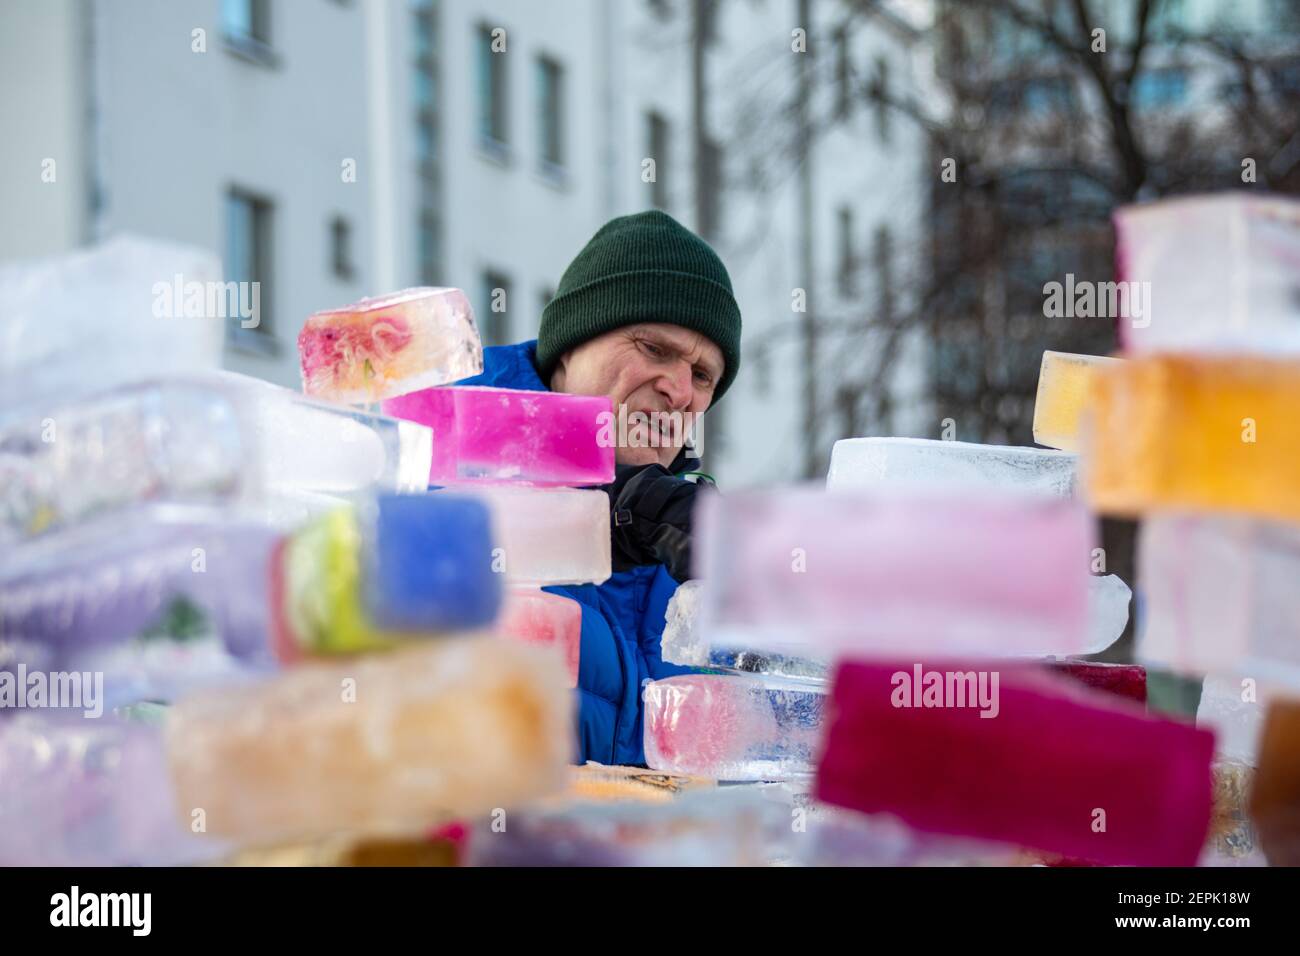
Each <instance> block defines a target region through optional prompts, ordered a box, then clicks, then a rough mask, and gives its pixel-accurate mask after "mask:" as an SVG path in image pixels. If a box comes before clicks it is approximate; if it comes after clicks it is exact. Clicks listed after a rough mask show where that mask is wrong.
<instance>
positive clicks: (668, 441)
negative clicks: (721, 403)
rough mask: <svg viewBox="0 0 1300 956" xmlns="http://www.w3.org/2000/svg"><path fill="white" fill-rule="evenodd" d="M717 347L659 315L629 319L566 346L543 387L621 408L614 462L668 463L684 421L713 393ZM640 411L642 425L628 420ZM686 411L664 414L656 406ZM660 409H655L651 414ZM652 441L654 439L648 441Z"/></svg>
mask: <svg viewBox="0 0 1300 956" xmlns="http://www.w3.org/2000/svg"><path fill="white" fill-rule="evenodd" d="M723 365H724V363H723V359H722V350H721V349H720V348H718V346H717V345H715V344H714V343H713V341H712V340H710V339H707V338H705V337H704V336H703V335H701V334H700V333H698V332H692V331H691V330H689V329H684V328H682V327H681V326H679V325H671V324H668V323H664V322H644V323H641V324H640V325H629V326H625V327H624V328H621V329H615V330H614V331H612V332H606V333H605V334H604V335H600V336H597V337H596V338H594V339H590V340H588V341H586V342H584V343H582V344H581V345H579V346H578V347H577V348H575V349H573V350H571V351H570V352H568V353H566V354H565V355H564V356H563V357H562V358H561V359H560V362H559V364H558V365H557V366H556V368H555V372H554V373H553V374H552V375H551V390H552V391H556V392H567V393H569V394H570V395H605V396H607V397H608V398H609V400H610V401H611V402H613V403H614V414H615V415H616V416H617V415H619V414H620V406H624V408H623V409H622V414H624V415H627V416H629V419H628V428H627V429H626V439H627V441H626V443H624V442H623V434H622V433H623V431H624V430H623V429H619V432H620V444H619V447H618V451H617V452H616V454H615V460H617V461H618V463H619V464H621V465H652V464H655V463H658V464H661V465H663V466H664V467H668V466H669V465H671V464H672V461H673V459H674V458H676V457H677V452H678V449H679V448H680V447H681V443H682V438H683V437H684V431H682V430H679V429H678V428H677V426H674V430H672V431H671V433H670V431H669V424H670V422H678V423H680V426H682V427H684V426H685V425H686V424H688V423H689V422H690V421H691V420H692V419H693V417H694V416H696V415H699V414H700V413H702V412H703V411H704V410H705V409H706V408H708V407H709V403H710V402H712V401H713V390H714V389H715V388H717V386H718V382H719V381H720V380H721V379H722V373H723V370H724V369H723ZM638 412H639V413H641V414H642V415H644V416H647V418H648V419H649V423H650V424H649V425H648V427H634V426H635V425H636V423H637V421H639V420H640V419H639V418H632V417H631V416H632V415H633V414H634V413H638ZM672 412H678V413H689V414H682V415H673V416H671V418H669V416H666V415H663V413H672ZM654 416H661V417H658V418H656V417H654ZM655 446H658V447H655Z"/></svg>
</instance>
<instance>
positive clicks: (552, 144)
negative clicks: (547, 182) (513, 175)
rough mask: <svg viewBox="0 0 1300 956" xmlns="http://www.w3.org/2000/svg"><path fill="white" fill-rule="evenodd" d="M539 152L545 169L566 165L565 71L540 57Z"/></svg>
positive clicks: (552, 61) (550, 60)
mask: <svg viewBox="0 0 1300 956" xmlns="http://www.w3.org/2000/svg"><path fill="white" fill-rule="evenodd" d="M537 133H538V144H537V151H538V153H539V154H540V156H541V158H542V163H543V165H544V166H557V167H558V166H563V165H564V68H563V67H561V66H560V64H559V63H557V62H555V61H554V60H552V59H550V58H549V57H545V56H541V57H538V58H537Z"/></svg>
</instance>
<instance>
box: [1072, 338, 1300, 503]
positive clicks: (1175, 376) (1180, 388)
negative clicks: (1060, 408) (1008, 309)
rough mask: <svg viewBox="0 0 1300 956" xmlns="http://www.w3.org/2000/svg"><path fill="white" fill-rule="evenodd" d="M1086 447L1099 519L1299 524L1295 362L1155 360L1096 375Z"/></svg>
mask: <svg viewBox="0 0 1300 956" xmlns="http://www.w3.org/2000/svg"><path fill="white" fill-rule="evenodd" d="M1093 399H1094V401H1093V407H1094V411H1095V414H1094V416H1093V421H1092V427H1091V428H1090V429H1089V431H1088V434H1087V437H1086V440H1085V445H1086V451H1085V455H1084V459H1085V461H1086V462H1087V468H1086V473H1087V474H1086V486H1087V497H1088V500H1089V501H1090V502H1091V503H1092V504H1093V505H1095V506H1096V508H1098V509H1099V510H1101V511H1105V512H1113V513H1115V514H1120V515H1138V514H1143V513H1145V512H1148V511H1152V510H1155V509H1166V510H1168V509H1175V508H1185V509H1189V510H1201V509H1210V510H1225V511H1234V512H1244V513H1248V514H1255V515H1259V516H1262V517H1272V518H1282V519H1285V520H1290V521H1294V520H1296V519H1300V494H1297V492H1296V489H1297V488H1300V415H1297V414H1296V409H1297V408H1300V359H1296V360H1290V361H1280V360H1275V359H1265V358H1241V357H1227V358H1223V357H1220V358H1216V357H1205V356H1172V355H1166V356H1155V357H1144V358H1140V359H1132V360H1130V361H1126V362H1120V363H1118V364H1116V365H1113V366H1109V367H1107V368H1105V369H1099V370H1098V371H1097V375H1096V388H1095V389H1094V391H1093Z"/></svg>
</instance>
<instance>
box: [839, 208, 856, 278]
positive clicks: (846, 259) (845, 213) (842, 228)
mask: <svg viewBox="0 0 1300 956" xmlns="http://www.w3.org/2000/svg"><path fill="white" fill-rule="evenodd" d="M836 218H837V220H838V222H837V235H838V240H837V247H838V249H839V256H838V259H839V265H838V267H837V269H836V273H837V279H838V284H839V289H840V295H842V296H844V297H845V298H848V297H849V296H851V295H853V294H855V293H856V292H857V268H858V265H857V256H856V254H855V253H854V251H853V210H852V209H850V208H849V207H848V206H841V207H840V208H839V211H838V213H837V214H836Z"/></svg>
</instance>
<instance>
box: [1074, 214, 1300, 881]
mask: <svg viewBox="0 0 1300 956" xmlns="http://www.w3.org/2000/svg"><path fill="white" fill-rule="evenodd" d="M1115 220H1116V228H1117V233H1118V238H1119V252H1118V262H1119V271H1120V278H1121V279H1123V280H1125V281H1129V282H1141V283H1147V284H1148V288H1149V290H1150V301H1151V310H1150V315H1149V316H1148V317H1147V319H1146V320H1144V321H1125V322H1122V323H1121V326H1120V329H1121V341H1122V343H1123V351H1124V356H1123V357H1124V359H1125V361H1123V362H1122V363H1115V364H1111V365H1108V366H1106V367H1105V368H1099V369H1098V370H1097V372H1096V375H1095V382H1094V384H1093V386H1092V388H1091V391H1090V393H1089V402H1090V405H1091V408H1090V410H1089V414H1088V415H1087V416H1085V419H1086V420H1085V424H1084V427H1083V429H1082V435H1083V448H1084V452H1083V453H1084V457H1085V465H1086V468H1085V472H1086V481H1085V484H1086V488H1087V494H1088V497H1089V499H1090V501H1091V502H1092V503H1093V505H1094V506H1095V507H1096V508H1097V509H1098V510H1100V511H1103V512H1108V513H1112V514H1117V515H1122V516H1126V517H1139V518H1140V519H1141V528H1140V532H1139V538H1138V571H1139V576H1140V580H1141V583H1142V590H1143V595H1142V596H1143V608H1144V614H1143V619H1142V621H1141V627H1140V628H1139V631H1138V643H1137V650H1138V654H1139V656H1140V657H1141V658H1142V659H1143V660H1145V661H1147V662H1148V663H1151V664H1153V665H1158V666H1161V667H1165V668H1169V669H1172V670H1175V671H1179V672H1182V673H1186V674H1192V675H1207V676H1206V681H1205V686H1204V689H1203V692H1202V699H1201V708H1200V714H1199V716H1198V719H1199V720H1200V721H1201V722H1203V723H1205V724H1207V725H1210V726H1214V727H1216V728H1217V729H1219V730H1220V731H1221V735H1222V736H1221V744H1220V747H1219V752H1218V757H1219V759H1220V761H1221V763H1220V766H1219V767H1218V768H1217V770H1218V774H1219V778H1220V781H1219V782H1220V785H1221V789H1223V790H1225V791H1228V792H1237V793H1240V792H1241V791H1244V789H1245V788H1246V783H1243V782H1242V781H1243V780H1244V781H1246V782H1248V781H1249V779H1250V777H1251V775H1252V773H1253V768H1254V767H1255V765H1256V764H1257V762H1259V761H1260V760H1261V759H1262V758H1261V757H1260V756H1258V755H1257V753H1256V750H1257V746H1256V739H1257V738H1258V736H1259V732H1260V727H1261V725H1262V723H1263V709H1264V708H1265V706H1266V704H1267V703H1268V702H1269V701H1270V700H1271V701H1272V702H1273V705H1274V707H1276V708H1279V709H1280V708H1283V707H1285V698H1286V696H1288V695H1290V696H1294V695H1295V694H1296V691H1297V688H1300V637H1298V636H1297V628H1296V622H1297V621H1300V602H1297V598H1296V593H1295V588H1294V581H1295V579H1296V575H1297V572H1300V523H1298V522H1300V494H1298V493H1297V490H1296V489H1297V487H1300V484H1298V482H1300V420H1297V417H1296V413H1295V410H1296V408H1297V401H1300V306H1298V305H1297V303H1298V302H1300V265H1298V264H1297V263H1300V203H1297V202H1295V201H1294V200H1288V199H1282V198H1274V197H1268V198H1255V197H1251V196H1247V195H1244V194H1228V195H1221V196H1208V197H1193V198H1188V199H1180V200H1174V201H1166V202H1159V203H1153V204H1150V205H1142V206H1135V207H1127V208H1124V209H1121V210H1120V211H1119V212H1118V213H1117V215H1116V217H1115ZM1292 747H1293V748H1294V749H1291V750H1290V751H1289V753H1286V754H1285V756H1283V753H1284V748H1278V747H1276V746H1275V747H1273V748H1272V749H1271V750H1270V758H1271V759H1278V758H1279V757H1281V758H1282V759H1286V760H1289V761H1291V762H1293V763H1294V762H1295V761H1296V760H1297V759H1300V748H1295V747H1294V738H1292ZM1258 769H1259V773H1260V774H1261V775H1262V776H1264V777H1265V779H1267V778H1268V777H1270V776H1272V771H1271V770H1270V769H1269V768H1266V767H1264V766H1262V765H1261V766H1259V768H1258ZM1271 792H1273V793H1280V792H1282V791H1280V790H1274V791H1271ZM1240 802H1241V801H1239V804H1240ZM1257 810H1258V812H1260V813H1263V814H1265V815H1266V816H1268V817H1269V818H1270V819H1283V818H1287V817H1289V818H1290V819H1292V820H1295V819H1300V817H1298V816H1297V811H1298V810H1300V806H1296V805H1295V804H1293V805H1292V806H1291V807H1290V808H1289V809H1288V808H1282V807H1268V806H1259V805H1258V801H1257ZM1236 816H1237V818H1238V820H1239V821H1240V822H1241V826H1240V827H1238V828H1237V829H1236V831H1235V832H1234V830H1233V829H1232V828H1230V827H1229V828H1226V829H1225V830H1224V831H1223V832H1219V833H1216V837H1217V839H1216V844H1215V847H1214V848H1213V854H1212V856H1213V858H1215V859H1216V860H1218V861H1223V862H1232V861H1234V860H1237V859H1241V858H1248V857H1250V855H1251V841H1250V839H1249V833H1248V829H1249V825H1248V824H1247V823H1246V822H1245V821H1244V819H1242V816H1241V813H1240V805H1239V806H1238V813H1237V814H1236ZM1292 832H1293V834H1295V833H1300V827H1293V829H1292ZM1272 839H1273V840H1274V844H1273V848H1272V849H1270V846H1269V843H1268V837H1267V836H1266V839H1265V844H1264V847H1263V849H1264V852H1265V853H1266V854H1268V855H1270V857H1274V856H1283V855H1285V846H1286V838H1285V837H1283V836H1281V835H1280V834H1279V831H1278V830H1273V831H1272Z"/></svg>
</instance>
